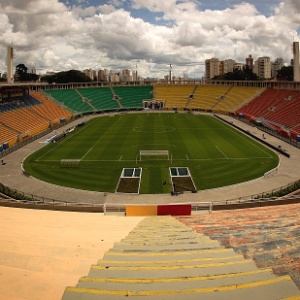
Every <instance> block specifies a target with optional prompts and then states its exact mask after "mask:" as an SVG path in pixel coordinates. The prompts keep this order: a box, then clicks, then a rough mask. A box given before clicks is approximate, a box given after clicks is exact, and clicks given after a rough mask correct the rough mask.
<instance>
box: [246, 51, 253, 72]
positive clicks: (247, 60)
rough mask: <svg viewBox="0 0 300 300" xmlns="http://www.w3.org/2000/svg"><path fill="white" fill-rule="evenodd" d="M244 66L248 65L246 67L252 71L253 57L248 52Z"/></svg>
mask: <svg viewBox="0 0 300 300" xmlns="http://www.w3.org/2000/svg"><path fill="white" fill-rule="evenodd" d="M246 66H248V68H249V69H250V70H251V71H253V58H252V55H251V54H249V56H248V57H246Z"/></svg>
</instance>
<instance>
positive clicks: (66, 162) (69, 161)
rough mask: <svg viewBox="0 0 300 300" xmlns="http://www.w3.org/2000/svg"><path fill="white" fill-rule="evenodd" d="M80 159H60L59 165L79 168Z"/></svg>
mask: <svg viewBox="0 0 300 300" xmlns="http://www.w3.org/2000/svg"><path fill="white" fill-rule="evenodd" d="M80 161H81V160H80V159H61V160H60V167H61V168H79V167H80Z"/></svg>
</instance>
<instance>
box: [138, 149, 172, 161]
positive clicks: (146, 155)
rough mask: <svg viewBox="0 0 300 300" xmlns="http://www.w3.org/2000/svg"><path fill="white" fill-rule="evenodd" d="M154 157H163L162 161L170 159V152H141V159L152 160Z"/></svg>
mask: <svg viewBox="0 0 300 300" xmlns="http://www.w3.org/2000/svg"><path fill="white" fill-rule="evenodd" d="M153 156H155V157H156V158H158V157H162V159H167V160H169V159H170V156H169V150H140V153H139V159H140V160H142V158H143V157H144V159H151V158H152V157H153Z"/></svg>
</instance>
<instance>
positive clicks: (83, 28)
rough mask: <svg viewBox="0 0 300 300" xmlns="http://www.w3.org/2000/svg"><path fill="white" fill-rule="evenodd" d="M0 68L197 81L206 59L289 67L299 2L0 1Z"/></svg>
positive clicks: (296, 31) (203, 71) (290, 0)
mask: <svg viewBox="0 0 300 300" xmlns="http://www.w3.org/2000/svg"><path fill="white" fill-rule="evenodd" d="M0 22H1V24H2V27H1V28H0V33H1V37H0V53H1V56H2V57H1V56H0V70H1V71H2V73H3V72H5V71H6V58H5V56H6V46H8V45H9V44H13V46H14V48H15V58H14V63H15V65H17V64H18V63H24V64H25V65H26V66H28V67H30V68H31V67H34V68H36V70H37V73H45V72H46V71H54V72H58V71H64V70H69V69H78V70H84V69H89V68H91V69H94V70H99V69H111V70H122V69H130V70H132V71H134V70H136V69H137V71H138V74H139V75H140V76H142V77H144V78H145V77H156V78H161V77H164V76H165V75H168V73H169V68H170V64H172V74H173V75H174V76H177V77H182V76H183V75H184V74H186V75H188V76H189V77H190V78H201V77H202V76H203V75H204V73H205V60H206V59H210V58H212V57H218V58H219V59H220V60H225V59H234V60H235V61H236V62H242V63H245V58H246V57H247V56H248V55H249V54H251V55H252V56H253V57H254V59H257V58H258V57H261V56H269V57H270V58H271V60H273V61H274V60H276V58H283V59H284V61H285V63H287V64H289V62H290V59H291V58H292V51H291V45H292V42H293V41H294V40H299V36H300V35H299V31H300V27H299V24H300V3H296V1H292V0H285V1H279V0H272V1H263V2H262V1H258V0H252V1H245V2H241V1H237V0H228V1H220V0H217V1H207V0H203V1H196V0H195V1H188V0H185V1H183V0H182V1H176V0H170V1H168V2H164V1H158V0H152V1H146V0H132V1H121V0H111V1H96V0H90V1H89V0H72V1H71V0H64V1H58V0H47V1H46V0H28V1H20V0H13V1H12V0H9V1H8V0H0Z"/></svg>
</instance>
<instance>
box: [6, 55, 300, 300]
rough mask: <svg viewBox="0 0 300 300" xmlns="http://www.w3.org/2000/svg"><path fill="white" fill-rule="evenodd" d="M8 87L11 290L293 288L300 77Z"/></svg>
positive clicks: (240, 293) (175, 293)
mask: <svg viewBox="0 0 300 300" xmlns="http://www.w3.org/2000/svg"><path fill="white" fill-rule="evenodd" d="M298 60H299V57H298ZM0 93H1V105H0V109H1V112H0V145H1V146H0V150H1V152H0V156H1V165H0V168H1V174H0V183H1V189H0V192H1V210H0V214H1V220H2V222H1V240H3V241H5V243H4V246H3V248H2V250H1V252H2V255H1V257H2V261H1V266H0V270H1V276H2V278H3V284H2V285H1V289H2V293H3V297H4V298H3V299H64V300H68V299H119V298H121V297H124V296H126V297H132V298H135V299H140V298H143V299H144V298H147V299H154V298H155V299H182V297H186V298H187V299H199V297H200V298H201V297H204V298H205V299H230V298H233V299H241V298H243V299H253V298H254V297H258V298H262V297H263V299H299V294H300V292H299V287H300V272H299V270H300V267H299V238H298V236H299V215H300V206H299V203H298V202H299V197H298V190H299V178H300V171H299V169H298V168H297V166H298V163H299V157H300V155H299V145H300V125H299V124H300V119H299V116H300V111H299V110H300V106H299V100H300V84H299V82H296V81H293V82H274V81H263V82H257V81H256V82H254V81H253V82H251V81H246V82H238V81H236V82H232V81H210V82H205V84H204V83H203V82H185V83H180V84H179V83H174V84H170V83H165V84H152V83H151V82H144V83H143V84H131V85H130V84H127V85H123V86H120V85H108V86H105V85H102V86H99V84H98V82H92V83H72V84H51V85H48V84H20V85H18V84H3V85H1V86H0ZM53 220H55V223H54V224H53ZM262 295H263V296H262Z"/></svg>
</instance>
